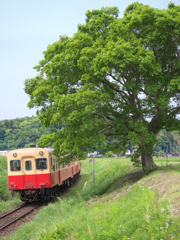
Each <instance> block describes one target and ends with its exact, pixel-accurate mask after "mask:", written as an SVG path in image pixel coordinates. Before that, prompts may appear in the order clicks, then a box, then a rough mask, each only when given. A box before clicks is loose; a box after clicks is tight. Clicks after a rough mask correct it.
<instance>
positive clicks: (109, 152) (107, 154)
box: [105, 151, 113, 157]
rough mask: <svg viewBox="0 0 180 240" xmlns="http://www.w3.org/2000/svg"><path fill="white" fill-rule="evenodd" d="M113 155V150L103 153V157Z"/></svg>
mask: <svg viewBox="0 0 180 240" xmlns="http://www.w3.org/2000/svg"><path fill="white" fill-rule="evenodd" d="M112 156H113V151H108V152H106V153H105V157H112Z"/></svg>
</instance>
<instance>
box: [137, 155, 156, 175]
mask: <svg viewBox="0 0 180 240" xmlns="http://www.w3.org/2000/svg"><path fill="white" fill-rule="evenodd" d="M141 161H142V168H143V171H144V172H147V173H148V172H149V171H150V170H151V169H155V168H157V167H158V166H157V165H156V164H155V162H154V161H153V157H152V155H148V154H147V155H142V156H141Z"/></svg>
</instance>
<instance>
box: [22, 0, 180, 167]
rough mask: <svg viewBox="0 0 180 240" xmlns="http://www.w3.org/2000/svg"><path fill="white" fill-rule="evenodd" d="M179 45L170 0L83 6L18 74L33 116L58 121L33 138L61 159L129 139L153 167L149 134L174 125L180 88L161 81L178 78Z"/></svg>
mask: <svg viewBox="0 0 180 240" xmlns="http://www.w3.org/2000/svg"><path fill="white" fill-rule="evenodd" d="M179 45H180V6H175V5H174V4H173V3H170V4H169V5H168V9H167V10H164V9H163V10H159V9H155V8H152V7H150V6H148V5H143V4H140V3H138V2H135V3H133V4H131V5H129V6H128V7H127V9H126V10H125V12H124V17H123V18H118V9H117V8H116V7H113V8H102V9H101V10H92V11H87V13H86V23H85V24H82V25H81V24H79V25H78V31H77V33H75V34H74V35H73V37H71V38H68V37H66V36H61V37H60V39H59V41H57V42H55V43H53V44H52V45H49V46H48V47H47V50H46V51H44V59H43V60H41V61H40V62H39V64H38V65H37V66H35V69H36V70H37V71H38V75H37V76H36V77H34V78H32V79H27V80H25V92H26V93H27V94H28V95H29V96H30V101H29V103H28V106H29V107H30V108H33V107H37V108H39V109H38V115H39V119H40V120H41V123H42V124H43V125H45V126H49V125H51V124H53V125H61V124H64V126H65V127H64V128H62V129H61V130H59V131H57V132H56V133H52V134H50V135H48V136H47V137H44V138H42V139H41V140H40V142H39V144H40V145H42V146H44V145H47V144H49V143H53V147H54V148H55V150H54V153H55V154H56V155H57V156H58V155H61V156H63V155H66V158H67V160H66V161H68V158H71V157H72V156H74V155H75V156H77V157H79V158H82V157H83V152H84V150H85V149H88V147H89V146H93V145H96V146H99V147H100V146H101V145H103V143H104V142H105V139H106V138H107V137H113V138H114V139H115V140H114V141H112V144H111V145H110V146H109V149H112V150H118V149H119V148H121V147H124V146H126V145H127V143H128V142H129V141H131V142H132V143H133V144H135V145H136V146H137V145H138V154H139V155H141V159H142V166H143V168H146V169H149V168H155V167H156V165H155V164H154V162H153V158H152V154H153V146H154V144H155V143H156V136H157V133H158V132H159V131H160V130H161V129H162V128H163V129H166V130H172V129H177V128H178V125H179V120H178V119H177V114H178V113H179V112H180V106H179V103H178V101H179V98H180V95H179V94H180V90H179V89H178V88H177V87H174V88H173V89H170V88H169V85H170V83H171V81H172V80H173V79H177V78H180V60H179V55H178V47H179ZM66 158H63V161H65V159H66Z"/></svg>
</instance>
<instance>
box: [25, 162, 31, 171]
mask: <svg viewBox="0 0 180 240" xmlns="http://www.w3.org/2000/svg"><path fill="white" fill-rule="evenodd" d="M25 169H26V170H27V171H30V170H32V162H31V161H30V160H28V161H26V162H25Z"/></svg>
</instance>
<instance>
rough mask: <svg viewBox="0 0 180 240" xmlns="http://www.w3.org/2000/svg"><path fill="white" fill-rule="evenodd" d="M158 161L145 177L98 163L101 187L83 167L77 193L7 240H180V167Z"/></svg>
mask: <svg viewBox="0 0 180 240" xmlns="http://www.w3.org/2000/svg"><path fill="white" fill-rule="evenodd" d="M173 159H174V158H173ZM179 160H180V159H179ZM155 161H156V163H157V164H158V165H160V167H159V168H158V170H156V171H153V172H151V173H150V174H149V175H147V176H144V175H143V173H142V172H141V171H140V169H132V166H131V162H130V160H129V159H122V158H109V159H96V162H95V182H96V184H95V186H94V185H93V181H92V163H89V161H88V160H85V161H82V177H81V180H80V182H79V184H78V185H77V186H76V187H74V188H72V189H70V191H69V193H68V194H65V195H64V196H63V197H61V198H59V199H58V201H57V202H56V203H53V204H49V205H48V206H47V207H44V208H43V209H42V210H41V211H39V213H38V214H37V215H36V216H35V217H34V219H33V221H31V222H29V223H26V224H24V225H23V226H21V227H20V228H19V229H18V230H17V231H16V232H15V233H14V234H13V235H10V236H8V237H6V238H3V239H38V240H42V239H46V240H50V239H78V240H79V239H85V240H86V239H108V240H109V239H133V240H136V239H154V240H155V239H163V240H164V239H180V231H179V230H180V223H179V209H180V208H179V205H178V204H179V200H178V199H180V193H179V183H180V174H179V170H180V163H179V164H178V163H177V164H173V162H174V161H173V160H172V161H170V162H169V163H168V167H167V166H166V160H164V158H158V159H155ZM85 183H86V187H85V188H84V189H83V187H84V184H85Z"/></svg>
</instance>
